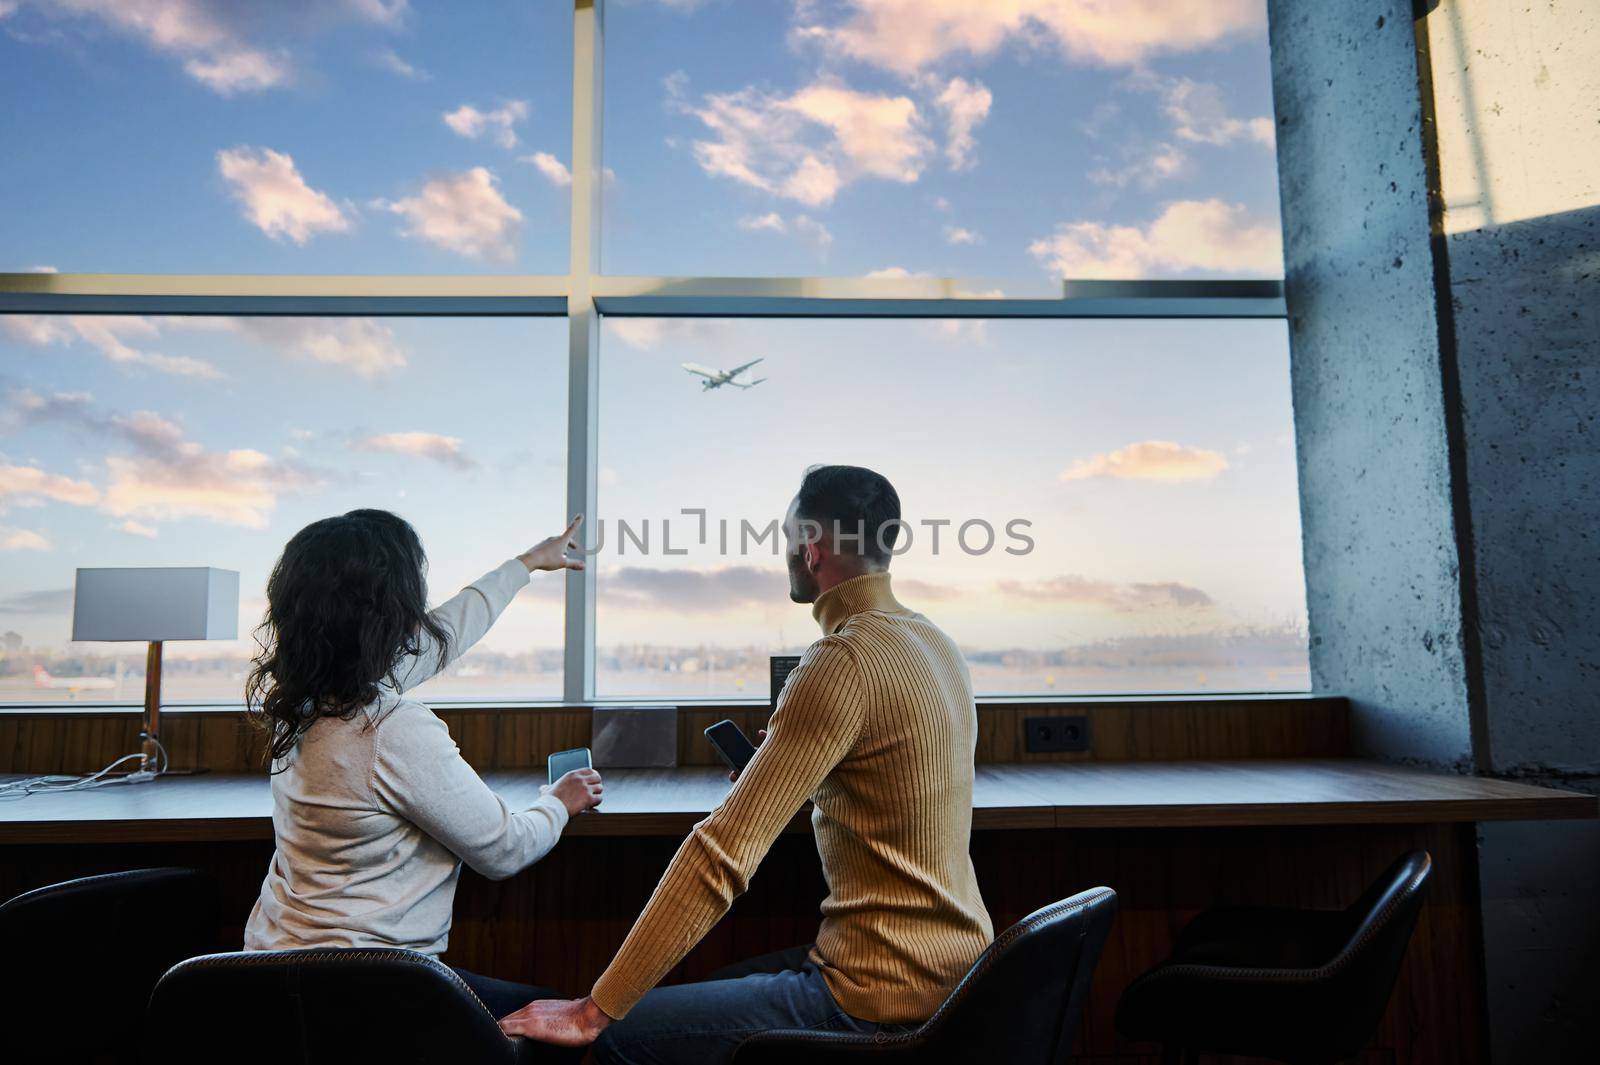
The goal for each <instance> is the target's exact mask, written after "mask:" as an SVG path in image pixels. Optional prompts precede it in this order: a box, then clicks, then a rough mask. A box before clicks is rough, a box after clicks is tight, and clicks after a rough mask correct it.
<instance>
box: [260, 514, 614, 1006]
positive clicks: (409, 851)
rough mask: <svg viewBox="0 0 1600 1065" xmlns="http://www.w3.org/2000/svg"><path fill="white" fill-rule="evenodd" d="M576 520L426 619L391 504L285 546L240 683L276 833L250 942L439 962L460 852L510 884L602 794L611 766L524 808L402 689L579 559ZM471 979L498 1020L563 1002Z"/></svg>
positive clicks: (416, 561) (415, 564) (410, 552)
mask: <svg viewBox="0 0 1600 1065" xmlns="http://www.w3.org/2000/svg"><path fill="white" fill-rule="evenodd" d="M582 520H583V516H582V515H581V514H580V515H579V516H578V517H576V518H574V519H573V520H572V524H571V525H569V526H567V530H566V531H565V532H564V533H562V534H561V535H559V536H553V537H551V538H550V539H548V540H545V541H544V542H542V543H540V544H538V545H537V546H535V547H533V548H530V549H529V550H528V551H526V552H524V553H523V554H521V555H518V556H517V557H516V558H513V559H508V560H507V561H506V562H504V563H503V564H501V565H500V566H498V567H496V568H495V569H494V570H492V571H490V572H489V573H488V574H486V575H485V576H483V577H481V578H480V579H478V580H477V581H475V582H473V583H472V584H470V585H468V586H467V587H466V588H464V589H462V591H461V592H460V593H459V594H457V595H456V596H455V597H454V598H452V599H450V600H449V601H447V602H446V603H444V604H443V605H442V606H440V607H439V608H438V609H436V610H434V611H432V612H429V611H428V610H427V582H426V579H425V573H426V569H427V559H426V557H425V556H424V555H423V552H422V544H421V542H420V541H419V540H418V539H417V534H416V531H415V530H413V529H412V528H411V526H410V525H409V524H407V523H406V522H405V521H404V520H403V519H401V518H399V517H396V516H395V515H393V514H390V513H389V512H387V511H383V510H352V511H351V512H350V513H348V514H345V515H343V516H341V517H337V518H324V519H323V520H322V521H318V522H313V523H312V524H310V525H308V526H306V527H305V528H304V529H302V530H300V532H298V533H296V534H295V536H294V538H293V539H292V540H290V541H289V543H288V545H287V546H286V547H285V548H284V549H283V557H282V558H280V559H279V560H278V563H277V565H276V566H274V567H273V570H272V576H271V578H270V579H269V580H268V581H267V615H266V619H265V621H264V622H263V624H262V635H261V641H260V642H261V653H260V654H259V655H258V656H257V657H256V660H255V663H254V668H253V670H252V671H251V673H250V677H249V680H248V681H247V683H246V699H247V701H248V703H249V705H250V709H251V713H252V715H253V717H254V718H255V719H256V721H257V722H258V723H259V724H260V725H261V726H263V727H264V728H265V729H266V730H267V731H268V732H269V733H270V735H271V747H270V756H271V759H272V774H273V775H272V829H273V837H274V839H275V840H276V843H277V850H276V852H275V853H274V854H273V856H272V864H271V866H270V867H269V868H268V869H267V876H266V879H265V880H264V881H263V882H262V884H261V896H260V898H259V899H258V900H257V901H256V905H255V908H254V909H253V910H252V911H251V914H250V921H249V923H248V924H247V925H246V927H245V936H244V946H245V949H246V950H286V949H292V948H299V947H319V946H325V947H404V948H408V949H410V950H417V951H421V952H423V953H425V954H432V955H437V954H440V953H441V952H443V951H444V949H445V946H446V944H447V943H448V941H449V933H450V909H451V903H452V901H453V900H454V897H455V891H456V879H457V877H458V876H459V875H460V872H461V863H462V862H466V863H467V864H468V865H470V866H471V867H472V868H473V869H474V870H476V871H477V872H479V873H481V874H483V875H484V876H487V877H489V878H490V879H493V880H503V879H505V878H506V877H509V876H511V875H513V874H515V873H517V872H519V871H520V870H522V869H525V868H526V867H528V866H529V865H532V864H533V863H534V862H536V861H538V860H539V859H540V858H542V857H544V855H545V854H546V853H547V852H549V850H550V848H551V847H553V846H555V843H556V840H557V839H559V838H560V836H561V830H562V829H563V828H564V827H566V824H567V819H568V818H569V817H572V816H575V815H577V814H578V813H581V812H582V811H584V810H587V809H589V808H590V807H592V806H596V805H598V804H599V802H600V798H601V784H600V775H599V774H598V773H596V772H594V770H592V769H580V770H575V771H573V772H571V773H568V774H567V775H566V776H564V777H562V778H561V779H560V780H558V781H557V782H556V783H555V784H554V786H551V787H547V788H545V789H544V794H543V795H541V797H540V798H539V800H538V801H537V802H535V803H534V804H533V805H532V806H531V807H529V808H528V809H526V810H520V811H513V810H512V809H511V808H510V807H508V806H507V805H506V802H505V800H503V799H501V798H500V797H499V796H498V795H496V794H495V793H494V792H492V791H490V790H489V788H488V786H487V785H485V784H484V782H483V781H482V780H481V779H480V778H479V777H478V774H477V773H475V772H473V770H472V767H471V766H469V765H467V763H466V762H465V761H464V760H463V759H462V758H461V753H460V751H459V750H457V748H456V745H455V743H454V741H452V740H451V738H450V733H449V730H448V729H447V728H446V727H445V724H444V722H443V721H440V720H439V718H437V717H435V716H434V714H433V712H432V711H430V710H429V709H428V708H427V707H426V706H423V705H422V704H421V703H419V702H417V701H416V700H415V699H410V698H407V696H406V692H407V691H408V690H409V689H411V688H414V687H416V686H417V685H418V684H421V683H422V682H423V681H425V680H427V679H428V678H430V677H432V676H434V675H435V674H436V673H438V672H439V671H440V670H442V669H444V668H445V667H446V666H447V665H449V664H450V663H451V662H452V661H454V660H455V659H456V658H457V657H459V656H460V655H461V654H462V653H463V652H464V651H466V650H467V648H469V647H471V646H472V645H473V644H474V643H476V642H478V640H479V638H481V637H482V636H483V634H484V633H486V632H487V631H488V630H489V626H490V625H492V624H494V621H495V619H496V618H498V617H499V616H500V612H501V611H502V610H504V609H505V608H506V604H508V603H510V602H511V599H512V597H513V596H515V595H516V594H517V592H518V590H519V589H521V588H522V586H523V585H525V584H527V583H528V578H529V574H530V573H532V572H533V571H534V570H563V569H582V568H583V562H582V560H581V559H579V558H575V557H570V556H569V555H568V553H567V552H568V550H569V549H576V547H577V541H576V540H575V537H576V535H577V530H578V525H579V523H580V522H582ZM458 971H459V970H458ZM461 976H462V978H463V979H465V980H466V981H467V983H468V984H469V985H470V986H471V987H472V988H473V990H474V991H475V992H477V994H478V997H479V998H480V999H482V1000H483V1001H484V1003H485V1005H487V1006H488V1007H489V1008H490V1010H491V1011H492V1012H493V1013H494V1014H495V1016H497V1017H498V1016H501V1015H503V1014H504V1013H507V1012H509V1011H510V1010H512V1009H515V1008H517V1007H518V1006H520V1005H522V1004H524V1003H525V1002H526V1001H528V995H529V993H530V992H531V993H532V995H533V996H534V997H550V996H551V995H552V994H553V992H549V991H543V990H541V989H538V988H529V987H526V986H521V985H517V984H511V983H508V982H506V981H500V980H493V979H490V978H487V977H481V976H476V975H474V974H471V973H466V972H462V973H461Z"/></svg>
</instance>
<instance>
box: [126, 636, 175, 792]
mask: <svg viewBox="0 0 1600 1065" xmlns="http://www.w3.org/2000/svg"><path fill="white" fill-rule="evenodd" d="M160 728H161V641H160V640H151V641H150V648H149V650H147V651H146V652H145V656H144V719H143V720H142V721H140V722H139V771H138V772H137V773H134V774H132V775H131V776H130V777H129V779H128V783H130V784H136V783H141V782H143V781H145V780H154V779H155V778H156V777H157V776H158V775H160V773H161V771H162V770H163V769H165V768H166V761H167V755H166V750H165V749H164V748H163V747H162V746H161V740H160ZM134 777H138V778H139V779H138V780H135V779H133V778H134Z"/></svg>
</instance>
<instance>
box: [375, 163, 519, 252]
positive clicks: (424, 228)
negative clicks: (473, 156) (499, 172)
mask: <svg viewBox="0 0 1600 1065" xmlns="http://www.w3.org/2000/svg"><path fill="white" fill-rule="evenodd" d="M375 206H377V207H379V208H381V209H383V210H386V211H391V212H393V213H394V214H397V215H399V216H400V217H402V218H404V219H405V220H406V227H405V229H404V230H402V232H403V233H404V234H405V235H406V236H408V237H417V238H419V239H421V240H425V241H427V242H428V243H430V244H433V245H436V246H437V247H440V248H443V249H445V250H446V251H453V252H455V253H456V254H458V255H465V256H467V257H468V258H472V259H493V260H495V261H497V262H510V261H511V260H512V259H513V258H515V257H516V244H517V237H518V235H519V233H520V231H521V228H522V212H521V211H519V210H517V209H516V208H515V207H513V206H511V205H510V204H509V203H507V202H506V201H505V197H503V196H501V195H500V189H499V187H498V185H497V184H496V179H495V176H494V174H493V172H491V171H490V170H488V169H486V168H484V167H481V166H475V167H473V168H472V169H470V170H464V171H462V172H461V173H459V174H447V175H445V176H444V177H437V178H433V179H432V180H430V181H429V182H428V183H427V184H425V185H423V187H422V191H421V192H419V193H417V195H415V196H408V197H406V198H405V199H403V200H395V201H393V202H390V201H387V200H379V201H377V203H376V204H375Z"/></svg>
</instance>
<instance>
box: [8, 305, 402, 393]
mask: <svg viewBox="0 0 1600 1065" xmlns="http://www.w3.org/2000/svg"><path fill="white" fill-rule="evenodd" d="M197 329H204V330H217V331H224V332H232V333H237V334H240V335H243V336H246V337H249V338H251V339H253V340H256V341H258V342H260V343H262V344H265V345H267V346H269V347H272V348H274V349H277V350H279V351H282V352H286V353H289V354H292V355H295V356H299V357H304V358H309V359H314V360H316V361H317V362H324V363H329V364H332V365H337V366H345V367H348V368H349V369H351V370H354V371H355V372H356V373H357V374H360V375H361V376H362V377H368V378H372V377H378V376H381V375H383V374H385V373H387V372H389V371H390V370H394V369H398V368H399V367H401V366H404V365H405V364H406V357H405V353H404V352H403V351H402V350H401V349H400V346H399V344H398V343H397V341H396V340H395V336H394V332H393V330H391V329H390V328H389V327H388V326H386V325H383V324H381V323H380V322H377V321H375V320H373V319H371V318H340V319H318V318H233V317H214V318H213V317H195V318H145V317H140V316H128V315H99V316H94V315H61V316H54V315H6V316H0V331H4V332H6V333H8V334H10V335H11V336H12V337H13V338H15V339H17V340H19V341H21V342H23V343H27V344H33V345H36V346H45V345H50V344H71V343H73V342H75V341H81V342H83V343H87V344H89V345H91V346H93V347H94V348H96V349H97V350H98V351H100V352H101V353H102V354H104V355H105V356H106V357H107V358H109V359H110V360H111V361H112V362H117V363H124V364H129V365H136V366H148V367H151V368H153V369H156V370H161V371H163V372H166V373H175V374H181V375H184V376H189V377H203V378H220V377H221V376H222V374H221V372H220V371H218V370H217V368H216V367H215V366H213V365H212V364H211V363H209V362H207V361H205V360H204V359H196V358H191V357H189V356H183V355H161V354H156V353H154V352H149V351H143V350H140V349H138V348H134V347H133V346H132V343H133V342H140V341H143V340H145V339H149V338H154V337H158V336H160V335H161V333H162V331H163V330H180V331H182V330H197Z"/></svg>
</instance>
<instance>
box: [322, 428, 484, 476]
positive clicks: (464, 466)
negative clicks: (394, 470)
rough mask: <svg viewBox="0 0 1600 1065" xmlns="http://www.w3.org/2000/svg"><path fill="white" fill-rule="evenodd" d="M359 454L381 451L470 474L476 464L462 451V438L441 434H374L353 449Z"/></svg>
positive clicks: (361, 439) (354, 445)
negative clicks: (361, 452) (427, 460)
mask: <svg viewBox="0 0 1600 1065" xmlns="http://www.w3.org/2000/svg"><path fill="white" fill-rule="evenodd" d="M351 446H352V447H354V448H355V449H356V450H357V451H381V452H387V453H388V454H391V455H408V456H410V457H412V458H419V459H429V460H431V461H433V462H437V463H439V465H441V466H449V467H451V468H452V469H457V470H470V469H475V468H476V467H477V465H478V464H477V462H476V461H474V460H473V459H472V458H471V457H469V456H468V455H467V454H466V452H464V451H462V450H461V438H460V437H458V436H444V435H443V434H441V433H425V432H406V433H373V434H372V435H370V436H364V437H362V438H360V439H359V440H357V441H356V442H355V443H354V444H352V445H351Z"/></svg>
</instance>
